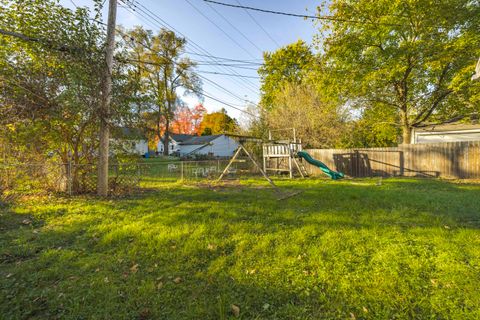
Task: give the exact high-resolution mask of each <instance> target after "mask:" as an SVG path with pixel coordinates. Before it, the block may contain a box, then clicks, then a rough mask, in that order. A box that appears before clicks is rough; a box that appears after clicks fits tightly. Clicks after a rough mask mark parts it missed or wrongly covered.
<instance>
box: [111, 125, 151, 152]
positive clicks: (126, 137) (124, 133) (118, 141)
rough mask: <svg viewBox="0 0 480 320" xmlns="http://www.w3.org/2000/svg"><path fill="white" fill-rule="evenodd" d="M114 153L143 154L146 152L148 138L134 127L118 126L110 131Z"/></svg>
mask: <svg viewBox="0 0 480 320" xmlns="http://www.w3.org/2000/svg"><path fill="white" fill-rule="evenodd" d="M110 145H111V149H112V150H113V152H114V153H130V154H137V155H142V156H143V155H145V154H146V153H148V140H147V138H145V136H144V135H143V134H142V132H141V131H140V130H138V129H135V128H127V127H120V128H116V129H114V130H113V132H112V138H111V139H110Z"/></svg>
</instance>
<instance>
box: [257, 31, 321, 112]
mask: <svg viewBox="0 0 480 320" xmlns="http://www.w3.org/2000/svg"><path fill="white" fill-rule="evenodd" d="M263 59H264V62H263V65H262V66H261V67H260V68H259V70H258V74H259V75H260V83H261V88H260V91H261V94H262V96H261V101H260V105H261V106H262V107H263V108H265V109H266V110H270V109H272V108H273V107H274V103H273V102H274V101H273V100H274V98H275V95H276V94H278V93H279V92H280V91H281V90H282V88H283V86H284V85H285V84H286V83H297V84H298V83H301V82H302V80H303V79H304V78H305V76H306V75H307V74H308V73H310V72H311V71H312V69H314V67H315V56H314V54H313V53H312V51H311V49H310V47H309V46H308V44H307V43H305V42H304V41H302V40H299V41H297V42H295V43H292V44H289V45H287V46H285V47H283V48H280V49H279V50H277V51H275V52H271V53H270V52H266V53H264V55H263Z"/></svg>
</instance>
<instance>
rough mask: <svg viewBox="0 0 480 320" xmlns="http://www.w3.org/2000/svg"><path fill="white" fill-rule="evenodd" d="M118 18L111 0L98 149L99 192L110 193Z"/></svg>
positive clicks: (114, 3)
mask: <svg viewBox="0 0 480 320" xmlns="http://www.w3.org/2000/svg"><path fill="white" fill-rule="evenodd" d="M116 18H117V0H109V5H108V22H107V43H106V48H105V50H106V52H105V69H104V74H103V79H102V101H101V104H100V108H99V115H100V134H99V138H100V145H99V150H98V178H97V194H98V195H99V196H103V197H105V196H107V195H108V152H109V148H108V147H109V139H110V130H109V121H110V119H109V118H110V116H109V115H110V102H111V99H112V65H113V51H114V49H115V23H116Z"/></svg>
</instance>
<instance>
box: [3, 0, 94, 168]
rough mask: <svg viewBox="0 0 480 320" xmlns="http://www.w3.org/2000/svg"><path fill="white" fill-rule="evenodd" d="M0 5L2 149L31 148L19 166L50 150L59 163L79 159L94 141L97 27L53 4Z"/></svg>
mask: <svg viewBox="0 0 480 320" xmlns="http://www.w3.org/2000/svg"><path fill="white" fill-rule="evenodd" d="M1 4H2V9H1V10H0V29H1V30H3V31H6V32H4V33H3V34H2V35H0V70H1V72H0V73H1V75H2V76H1V77H0V86H1V91H0V113H1V114H2V118H1V122H2V125H5V127H8V128H10V129H9V130H8V131H6V132H4V133H5V135H4V136H3V137H4V141H3V143H6V144H9V145H10V146H11V147H10V148H17V149H18V148H22V146H30V148H28V147H27V149H29V152H21V154H22V158H19V159H18V160H25V161H27V160H28V158H30V159H31V158H35V157H36V158H35V159H36V160H41V157H44V156H45V154H46V153H47V152H51V151H54V154H55V155H57V156H59V157H60V158H61V160H62V161H64V162H67V160H68V159H69V158H71V159H72V160H73V161H74V162H75V163H79V162H80V161H82V159H81V158H83V161H86V158H88V156H89V155H91V154H92V152H91V150H93V148H94V147H95V146H94V145H95V141H96V139H94V137H93V136H94V128H95V125H96V121H97V120H98V119H97V115H96V112H95V110H96V107H97V105H98V99H99V82H100V81H99V79H100V74H99V72H98V70H100V69H101V68H100V65H101V62H102V59H101V47H100V46H99V43H100V41H99V40H100V39H101V37H102V35H103V31H102V29H101V26H100V25H99V24H98V23H96V22H94V21H92V20H91V18H90V13H89V12H88V11H87V10H86V9H84V8H80V9H78V10H76V11H71V10H69V9H66V8H64V7H62V6H60V5H58V3H57V1H49V0H27V1H2V2H1ZM86 137H88V138H89V139H87V138H86Z"/></svg>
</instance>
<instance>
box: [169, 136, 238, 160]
mask: <svg viewBox="0 0 480 320" xmlns="http://www.w3.org/2000/svg"><path fill="white" fill-rule="evenodd" d="M179 147H180V148H179V151H180V156H181V157H195V156H198V155H200V156H207V157H212V158H228V157H231V156H233V153H234V152H235V150H237V148H238V143H237V142H236V141H235V140H234V139H232V138H231V137H229V136H227V135H224V134H217V135H211V136H194V137H192V138H190V139H188V140H185V141H183V142H181V143H180V144H179Z"/></svg>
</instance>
